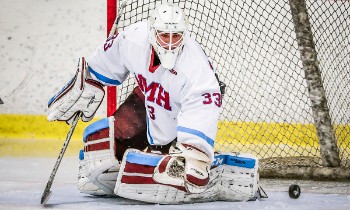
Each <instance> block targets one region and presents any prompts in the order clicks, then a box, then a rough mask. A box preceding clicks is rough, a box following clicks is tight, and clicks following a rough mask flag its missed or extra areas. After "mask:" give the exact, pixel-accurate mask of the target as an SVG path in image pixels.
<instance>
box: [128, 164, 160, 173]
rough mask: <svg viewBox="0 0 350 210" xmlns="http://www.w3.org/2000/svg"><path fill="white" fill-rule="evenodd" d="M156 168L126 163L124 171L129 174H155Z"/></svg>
mask: <svg viewBox="0 0 350 210" xmlns="http://www.w3.org/2000/svg"><path fill="white" fill-rule="evenodd" d="M154 169H155V167H154V166H146V165H139V164H135V163H129V162H126V164H125V168H124V171H125V172H128V173H141V174H153V173H154Z"/></svg>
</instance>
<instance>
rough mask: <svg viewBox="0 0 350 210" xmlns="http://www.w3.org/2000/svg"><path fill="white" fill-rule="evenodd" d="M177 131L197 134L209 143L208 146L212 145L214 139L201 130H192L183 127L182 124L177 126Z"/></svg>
mask: <svg viewBox="0 0 350 210" xmlns="http://www.w3.org/2000/svg"><path fill="white" fill-rule="evenodd" d="M177 131H180V132H184V133H189V134H192V135H195V136H198V137H200V138H202V139H204V140H205V141H206V142H207V143H208V144H210V146H212V147H214V140H213V139H211V138H210V137H208V136H206V135H205V134H204V133H202V132H200V131H198V130H194V129H191V128H185V127H182V126H177Z"/></svg>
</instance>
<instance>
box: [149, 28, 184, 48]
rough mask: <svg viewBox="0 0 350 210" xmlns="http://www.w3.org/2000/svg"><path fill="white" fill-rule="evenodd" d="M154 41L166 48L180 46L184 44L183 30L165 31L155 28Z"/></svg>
mask: <svg viewBox="0 0 350 210" xmlns="http://www.w3.org/2000/svg"><path fill="white" fill-rule="evenodd" d="M155 36H156V43H157V44H158V45H159V46H161V47H163V48H164V49H166V50H175V49H176V48H178V47H179V48H181V47H182V45H183V44H184V42H183V41H184V32H166V31H158V30H156V34H155Z"/></svg>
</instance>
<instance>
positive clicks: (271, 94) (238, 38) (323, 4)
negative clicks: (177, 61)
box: [107, 0, 350, 180]
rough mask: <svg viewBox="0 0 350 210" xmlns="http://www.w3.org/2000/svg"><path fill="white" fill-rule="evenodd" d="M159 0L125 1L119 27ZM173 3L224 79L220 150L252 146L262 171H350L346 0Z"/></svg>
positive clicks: (320, 174)
mask: <svg viewBox="0 0 350 210" xmlns="http://www.w3.org/2000/svg"><path fill="white" fill-rule="evenodd" d="M107 1H111V0H107ZM113 1H115V0H113ZM162 2H166V1H161V0H138V1H129V3H128V4H127V6H126V8H125V13H124V14H123V16H122V18H121V22H120V26H119V27H120V28H119V30H123V29H124V27H126V26H128V25H130V24H132V23H135V22H138V21H146V20H147V18H148V16H149V13H150V11H152V10H153V9H154V8H155V7H156V6H157V5H159V4H161V3H162ZM173 3H174V4H177V5H179V6H180V7H181V8H182V9H183V10H184V12H185V13H186V15H187V16H188V17H189V22H190V28H189V32H190V35H191V36H192V37H193V38H195V39H196V40H197V41H198V42H199V43H200V44H201V46H202V48H203V50H204V51H205V53H206V54H207V55H208V57H209V58H210V60H211V61H212V64H213V67H214V68H215V69H216V71H217V73H218V74H219V79H220V80H222V81H223V82H224V83H225V84H226V93H225V96H224V98H223V104H222V110H221V114H220V122H219V124H218V134H217V138H216V143H215V149H216V150H220V151H226V152H242V153H250V154H253V155H256V156H257V157H258V158H259V160H260V164H261V166H260V171H259V172H260V175H261V176H262V177H282V178H307V179H338V180H340V179H342V180H346V179H350V171H349V170H348V169H349V167H350V97H348V96H349V95H350V85H349V84H350V57H349V54H350V44H349V37H350V19H349V17H350V12H349V11H350V2H349V1H336V0H322V1H308V0H259V1H254V0H235V1H230V0H210V1H209V0H186V1H185V0H174V1H173ZM115 7H116V6H115ZM136 85H137V84H136V81H135V79H134V78H132V77H130V78H128V79H127V80H126V81H125V82H124V83H123V84H122V85H120V86H118V90H117V93H116V94H117V104H121V103H122V102H123V101H124V100H125V99H126V97H127V96H128V94H129V93H130V92H131V91H132V90H133V88H134V86H136ZM107 106H108V107H109V106H111V104H109V102H107ZM112 107H115V105H112Z"/></svg>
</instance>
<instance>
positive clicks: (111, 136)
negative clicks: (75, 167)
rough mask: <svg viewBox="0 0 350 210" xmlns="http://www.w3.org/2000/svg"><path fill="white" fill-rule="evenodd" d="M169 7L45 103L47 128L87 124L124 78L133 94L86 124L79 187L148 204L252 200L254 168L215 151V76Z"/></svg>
mask: <svg viewBox="0 0 350 210" xmlns="http://www.w3.org/2000/svg"><path fill="white" fill-rule="evenodd" d="M187 28H188V21H187V17H186V16H185V15H184V13H183V11H182V10H181V9H180V8H179V7H178V6H176V5H172V4H162V5H160V6H158V7H157V8H156V9H155V11H154V13H153V14H152V15H151V16H150V17H149V19H148V21H146V22H138V23H135V24H132V25H130V26H129V27H128V28H126V29H125V30H124V31H123V32H120V33H118V34H115V35H114V36H113V37H110V38H108V39H107V40H106V42H105V43H104V44H103V45H102V46H100V47H99V48H98V49H97V50H96V52H95V53H94V54H93V55H91V56H90V57H88V58H87V59H86V60H85V59H84V58H82V59H81V60H80V62H79V66H78V70H77V72H76V75H75V76H74V78H73V79H72V80H71V81H70V82H69V83H68V85H66V86H65V87H64V88H63V89H62V90H61V91H60V92H59V93H58V94H56V95H55V96H54V97H53V98H52V99H51V100H50V101H49V109H48V120H49V121H54V120H62V121H67V122H68V123H70V121H71V119H73V117H74V116H76V115H77V114H78V113H82V114H81V118H82V120H83V121H90V120H91V119H92V118H93V116H94V115H95V112H96V110H97V109H98V108H99V106H100V104H101V101H102V100H103V97H104V86H111V85H120V84H121V83H123V81H124V80H125V79H126V77H127V76H128V75H129V74H131V75H132V76H133V77H135V79H136V81H137V84H138V86H137V87H136V88H135V89H134V90H133V91H132V93H131V94H130V95H129V96H128V98H127V99H126V100H125V102H124V103H123V104H122V105H121V106H120V107H119V108H118V110H117V111H116V112H115V113H114V115H113V116H111V117H109V118H105V119H102V120H99V121H97V122H95V123H93V124H91V125H89V126H88V127H87V128H86V130H85V131H84V136H83V140H84V145H85V146H84V149H83V150H82V151H81V152H80V166H79V174H78V189H79V190H80V191H81V192H82V193H87V194H91V195H110V196H114V195H117V196H121V197H125V198H129V199H135V200H140V201H145V202H151V203H160V204H179V203H193V202H206V201H216V200H226V201H248V200H254V199H256V198H257V197H258V196H259V186H258V179H259V177H258V171H257V170H258V160H257V158H255V157H253V156H251V155H247V154H234V153H220V152H215V153H214V144H215V137H216V133H217V124H218V119H219V112H220V106H221V97H222V94H221V91H220V86H219V83H218V80H217V78H216V76H215V72H214V70H213V68H212V65H211V64H210V62H209V60H208V58H207V56H206V55H205V53H204V51H203V50H202V49H201V46H200V45H199V44H198V43H197V42H196V41H195V40H194V39H193V38H191V37H190V36H189V33H188V31H187Z"/></svg>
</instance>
